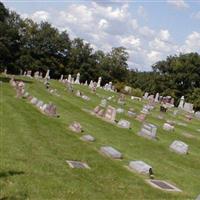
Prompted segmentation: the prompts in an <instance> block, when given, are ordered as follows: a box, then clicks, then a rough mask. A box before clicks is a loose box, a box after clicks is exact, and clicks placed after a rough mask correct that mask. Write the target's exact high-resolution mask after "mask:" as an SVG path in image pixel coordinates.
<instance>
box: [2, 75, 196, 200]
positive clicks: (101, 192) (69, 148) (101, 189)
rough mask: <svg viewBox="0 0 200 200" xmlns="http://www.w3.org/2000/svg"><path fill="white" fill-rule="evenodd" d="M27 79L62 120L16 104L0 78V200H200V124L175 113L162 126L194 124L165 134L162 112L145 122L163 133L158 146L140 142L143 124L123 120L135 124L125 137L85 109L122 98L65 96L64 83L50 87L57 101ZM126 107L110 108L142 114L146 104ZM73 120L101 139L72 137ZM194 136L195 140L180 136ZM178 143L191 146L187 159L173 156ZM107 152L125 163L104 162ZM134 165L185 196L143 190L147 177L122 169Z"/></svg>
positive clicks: (21, 101)
mask: <svg viewBox="0 0 200 200" xmlns="http://www.w3.org/2000/svg"><path fill="white" fill-rule="evenodd" d="M17 78H22V79H24V80H26V90H27V91H28V92H29V93H30V94H31V95H33V96H36V97H37V98H38V99H40V100H43V101H44V102H46V103H48V102H53V103H54V104H55V105H56V106H57V109H58V113H59V114H60V118H50V117H47V116H45V115H43V114H42V113H41V112H40V111H39V110H38V109H37V108H36V107H34V106H33V105H31V104H30V103H29V102H28V101H27V100H26V99H17V98H16V97H15V95H16V92H15V90H14V89H13V88H12V87H11V86H10V85H9V83H8V79H6V78H3V77H1V79H2V81H3V83H1V85H0V87H1V98H0V101H1V102H0V103H1V112H0V118H1V140H0V155H1V165H0V188H1V189H0V190H1V191H0V199H74V200H78V199H81V200H82V199H87V200H88V199H91V200H94V199H99V200H103V199H115V200H116V199H117V200H118V199H119V200H121V199H137V200H138V199H195V197H196V196H197V195H198V194H199V193H200V181H199V180H200V133H199V132H198V131H197V129H200V121H198V120H196V119H194V120H192V121H191V123H188V122H186V121H184V116H183V115H180V116H174V115H173V114H171V112H168V113H167V114H165V115H164V119H171V120H174V121H180V122H183V123H186V124H188V126H186V127H184V126H180V125H179V126H178V125H177V126H176V128H175V132H174V133H168V132H166V131H163V130H162V125H163V123H164V121H165V120H164V119H163V120H159V119H157V116H158V114H160V113H159V108H156V109H155V110H154V111H153V112H152V114H150V115H149V116H148V118H147V121H148V122H151V123H153V124H155V125H157V126H158V141H151V140H148V139H145V138H142V137H139V136H137V134H136V133H137V132H138V131H139V130H140V127H141V123H140V122H137V121H136V120H135V119H134V118H130V117H128V116H126V115H125V114H120V115H119V114H118V115H117V119H120V118H124V119H128V120H129V121H131V127H132V129H131V130H124V129H121V128H118V127H117V126H115V125H113V124H110V123H107V122H105V121H103V120H101V119H99V118H96V117H94V116H92V115H91V114H90V113H88V112H86V111H84V110H83V109H90V110H92V109H93V108H94V107H95V106H96V105H97V104H99V103H100V100H101V98H100V97H99V96H101V97H108V96H112V95H114V96H115V98H114V99H115V100H116V99H117V94H115V93H110V92H105V91H104V90H101V89H98V90H97V94H98V95H95V94H93V93H91V92H90V90H89V89H88V88H87V87H85V86H75V90H77V89H79V90H81V91H82V92H84V94H86V95H88V96H89V97H90V98H91V100H90V101H88V102H86V101H84V100H82V99H81V98H78V97H76V96H75V95H74V94H70V93H68V92H67V91H66V88H65V86H64V85H63V84H61V83H59V82H58V81H54V80H51V81H50V83H51V86H52V87H53V88H56V89H57V91H58V93H59V94H60V96H59V97H57V96H55V95H52V94H50V93H49V92H48V91H47V90H46V89H45V87H44V85H43V83H41V82H39V81H35V80H32V79H25V78H23V77H17ZM126 102H127V103H126V105H125V106H120V105H118V104H117V103H116V101H115V102H114V101H110V102H109V104H111V105H113V106H115V107H116V108H117V107H123V108H124V109H125V110H126V111H127V110H128V108H134V109H135V110H136V111H138V112H139V111H140V109H141V108H142V104H143V103H144V102H137V101H134V102H133V101H131V100H130V97H127V101H126ZM73 121H78V122H80V123H81V125H82V127H83V129H84V134H85V133H86V134H91V135H93V136H94V137H95V138H96V141H95V142H94V143H86V142H83V141H81V140H80V139H79V137H80V136H81V135H82V134H76V133H73V132H72V131H70V130H69V129H68V126H69V124H70V123H72V122H73ZM183 132H187V133H190V134H192V135H193V136H194V137H193V138H188V137H185V136H184V135H183V134H182V133H183ZM175 139H180V140H182V141H184V142H186V143H187V144H188V145H189V154H188V155H184V156H182V155H177V154H175V153H173V152H171V151H169V145H170V144H171V142H172V141H173V140H175ZM103 145H109V146H113V147H114V148H116V149H118V150H119V151H120V152H122V153H123V156H124V158H123V160H122V161H115V160H111V159H109V158H106V157H104V156H102V155H101V154H100V153H99V149H100V147H101V146H103ZM65 160H80V161H84V162H87V163H88V165H89V166H90V167H91V169H90V170H87V169H86V170H83V169H71V168H69V167H68V165H67V164H66V163H65ZM131 160H143V161H145V162H147V163H148V164H150V165H151V166H152V167H153V170H154V173H155V177H156V178H157V179H161V180H166V181H169V182H170V183H173V184H174V185H176V186H177V187H178V188H180V189H181V190H182V191H183V192H181V193H169V192H163V191H161V190H158V189H155V188H152V187H151V186H149V185H148V184H146V183H145V179H146V178H148V177H146V176H142V175H138V174H136V173H132V172H129V171H128V170H127V169H126V168H125V167H124V166H125V165H128V163H129V161H131Z"/></svg>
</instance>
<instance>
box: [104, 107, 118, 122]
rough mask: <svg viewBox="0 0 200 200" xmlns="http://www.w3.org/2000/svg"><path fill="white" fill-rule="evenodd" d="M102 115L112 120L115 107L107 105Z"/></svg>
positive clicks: (113, 119) (114, 114)
mask: <svg viewBox="0 0 200 200" xmlns="http://www.w3.org/2000/svg"><path fill="white" fill-rule="evenodd" d="M104 117H105V119H106V120H109V121H111V122H114V121H115V117H116V109H115V108H114V107H112V106H110V105H109V106H108V107H107V109H106V113H105V116H104Z"/></svg>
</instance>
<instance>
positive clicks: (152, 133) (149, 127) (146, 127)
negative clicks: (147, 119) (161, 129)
mask: <svg viewBox="0 0 200 200" xmlns="http://www.w3.org/2000/svg"><path fill="white" fill-rule="evenodd" d="M156 132H157V127H156V126H155V125H153V124H150V123H144V124H143V126H142V128H141V131H140V132H139V133H138V135H140V136H143V137H147V138H149V139H155V138H156Z"/></svg>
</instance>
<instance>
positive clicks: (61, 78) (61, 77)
mask: <svg viewBox="0 0 200 200" xmlns="http://www.w3.org/2000/svg"><path fill="white" fill-rule="evenodd" d="M62 80H63V74H61V76H60V80H59V81H61V82H62Z"/></svg>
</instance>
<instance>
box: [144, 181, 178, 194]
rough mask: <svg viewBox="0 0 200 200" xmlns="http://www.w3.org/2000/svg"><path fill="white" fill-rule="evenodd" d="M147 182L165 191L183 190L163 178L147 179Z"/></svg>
mask: <svg viewBox="0 0 200 200" xmlns="http://www.w3.org/2000/svg"><path fill="white" fill-rule="evenodd" d="M146 182H147V183H149V184H150V185H151V186H153V187H155V188H158V189H161V190H164V191H168V192H181V190H180V189H179V188H177V187H175V186H174V185H172V184H170V183H168V182H166V181H162V180H151V179H150V180H146Z"/></svg>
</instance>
